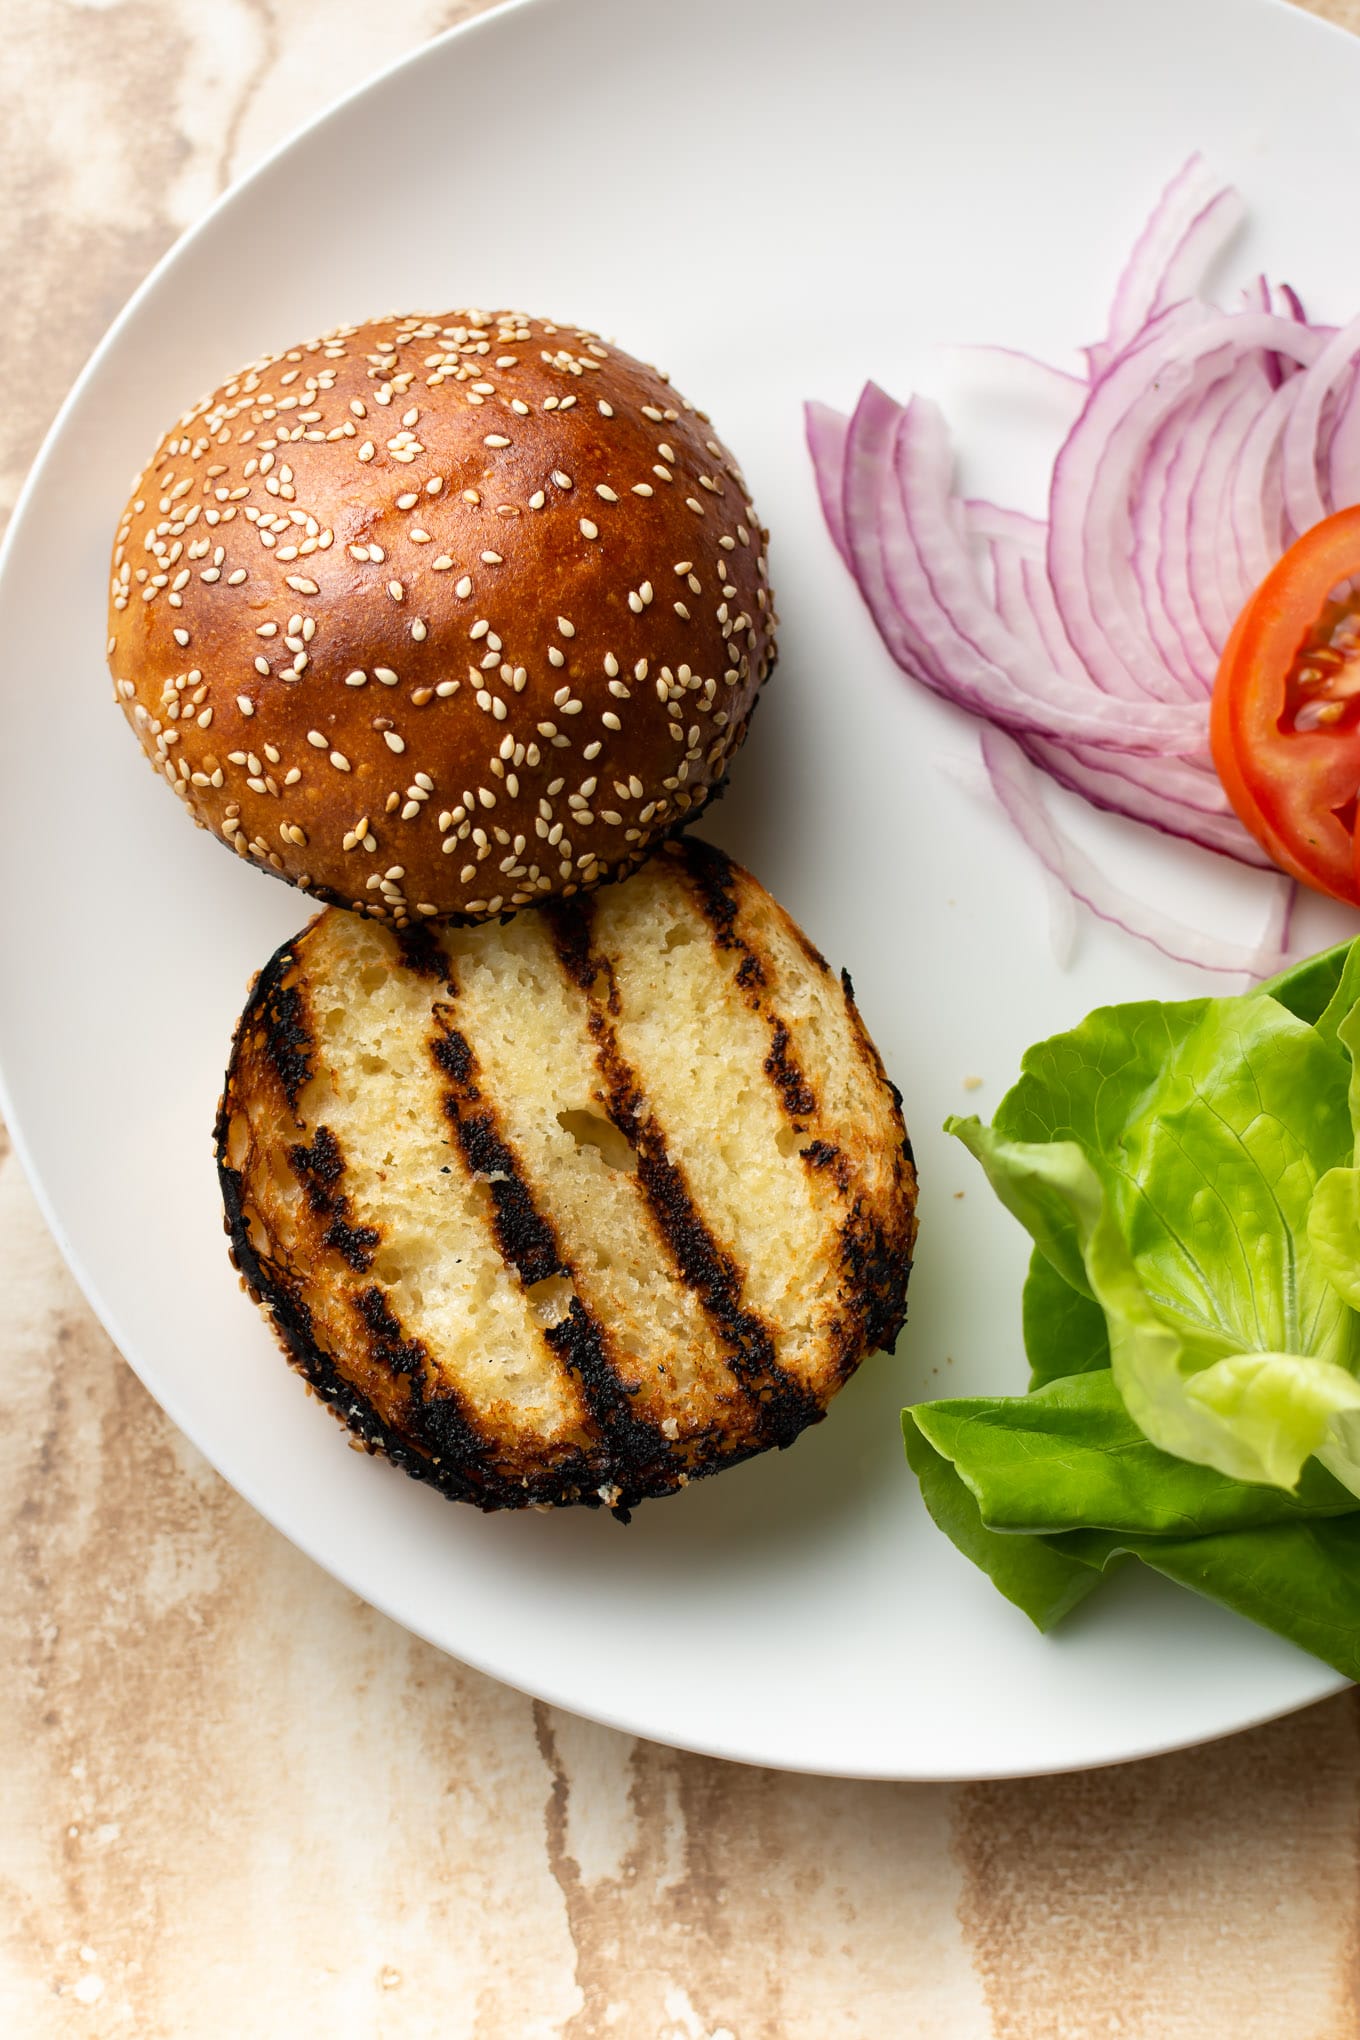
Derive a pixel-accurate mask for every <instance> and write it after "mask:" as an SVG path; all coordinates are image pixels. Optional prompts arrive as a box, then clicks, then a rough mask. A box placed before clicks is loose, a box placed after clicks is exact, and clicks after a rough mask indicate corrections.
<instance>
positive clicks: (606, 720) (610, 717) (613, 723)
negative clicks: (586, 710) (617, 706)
mask: <svg viewBox="0 0 1360 2040" xmlns="http://www.w3.org/2000/svg"><path fill="white" fill-rule="evenodd" d="M600 721H601V722H602V723H603V724H604V726H605V728H606V729H607V730H621V729H622V728H623V724H622V723H621V722H620V721H619V719H618V717H617V716H616V715H615V713H614V711H613V709H612V708H607V709H606V710H605V712H604V714H603V715H602V716H601V717H600Z"/></svg>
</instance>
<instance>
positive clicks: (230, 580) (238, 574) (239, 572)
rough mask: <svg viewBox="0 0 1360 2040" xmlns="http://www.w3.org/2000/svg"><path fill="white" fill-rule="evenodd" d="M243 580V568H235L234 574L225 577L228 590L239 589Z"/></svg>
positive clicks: (244, 572) (244, 574)
mask: <svg viewBox="0 0 1360 2040" xmlns="http://www.w3.org/2000/svg"><path fill="white" fill-rule="evenodd" d="M245 578H246V570H245V568H244V567H237V568H236V570H235V572H234V573H230V574H228V575H227V586H228V587H229V588H239V587H240V585H241V583H242V581H244V580H245Z"/></svg>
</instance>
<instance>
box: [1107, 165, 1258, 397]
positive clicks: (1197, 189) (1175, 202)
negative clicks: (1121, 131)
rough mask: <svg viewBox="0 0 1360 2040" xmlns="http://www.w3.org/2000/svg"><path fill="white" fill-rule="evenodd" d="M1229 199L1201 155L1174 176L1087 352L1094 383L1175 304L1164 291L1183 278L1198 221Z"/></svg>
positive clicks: (1192, 280) (1187, 287)
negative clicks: (1181, 260)
mask: <svg viewBox="0 0 1360 2040" xmlns="http://www.w3.org/2000/svg"><path fill="white" fill-rule="evenodd" d="M1227 194H1228V187H1227V186H1226V185H1223V184H1220V183H1219V181H1218V179H1217V178H1216V177H1214V176H1213V175H1212V173H1211V172H1210V170H1209V167H1208V165H1207V164H1206V163H1205V161H1204V158H1203V157H1202V156H1201V155H1199V154H1198V153H1196V154H1195V155H1193V156H1191V157H1190V158H1189V160H1188V161H1187V162H1186V163H1185V164H1184V165H1183V166H1182V168H1181V169H1179V170H1178V171H1177V172H1176V175H1175V176H1174V177H1173V178H1172V180H1171V182H1170V183H1169V184H1168V185H1167V187H1166V190H1165V191H1164V192H1163V193H1162V195H1161V197H1160V198H1159V199H1158V201H1157V203H1156V205H1155V206H1154V207H1153V210H1152V213H1151V215H1150V217H1149V219H1148V221H1147V224H1146V225H1145V227H1144V228H1143V231H1142V233H1141V234H1140V235H1139V237H1138V239H1137V241H1136V242H1135V243H1134V247H1133V253H1132V254H1131V255H1130V257H1129V259H1128V262H1127V263H1126V264H1125V266H1124V272H1123V274H1122V276H1121V277H1120V279H1119V282H1118V284H1117V286H1116V288H1115V294H1114V303H1113V304H1112V305H1111V307H1110V323H1109V328H1108V330H1107V332H1106V335H1105V338H1104V340H1103V341H1100V342H1098V343H1097V345H1096V346H1094V347H1091V348H1088V349H1087V355H1088V359H1089V360H1090V364H1091V375H1092V377H1093V378H1094V377H1095V376H1097V375H1099V374H1100V373H1101V372H1102V371H1103V369H1104V368H1105V367H1106V366H1107V365H1108V363H1109V362H1110V361H1112V360H1113V359H1114V357H1115V356H1116V355H1118V354H1122V353H1123V351H1124V349H1125V348H1126V347H1127V346H1128V344H1129V342H1130V341H1131V340H1132V339H1133V338H1134V337H1135V336H1136V335H1137V334H1138V333H1140V332H1141V331H1142V330H1143V328H1144V327H1145V326H1147V325H1149V324H1150V323H1151V321H1152V320H1153V319H1155V318H1156V317H1157V314H1158V312H1159V311H1164V310H1165V309H1166V307H1167V305H1169V304H1171V303H1174V301H1175V300H1174V297H1170V296H1166V295H1164V292H1165V291H1166V289H1167V288H1168V286H1169V285H1170V284H1171V280H1172V278H1173V277H1174V276H1176V275H1177V274H1182V273H1183V268H1184V265H1183V264H1178V261H1177V257H1178V255H1179V254H1180V252H1181V250H1182V249H1183V248H1184V246H1185V244H1186V241H1187V239H1188V238H1189V236H1190V235H1191V234H1192V233H1193V231H1194V228H1195V225H1196V222H1197V221H1200V220H1202V219H1203V217H1204V215H1205V213H1206V212H1207V211H1208V210H1209V209H1210V208H1211V207H1212V206H1213V205H1214V203H1215V201H1216V200H1218V199H1220V198H1222V197H1224V196H1226V195H1227ZM1222 223H1223V224H1224V225H1225V226H1227V229H1228V231H1229V232H1230V231H1231V230H1232V227H1233V226H1235V225H1236V222H1235V221H1233V222H1231V223H1229V222H1227V221H1226V220H1224V221H1223V222H1222ZM1214 252H1215V253H1216V252H1217V250H1216V249H1215V250H1214ZM1199 274H1200V273H1199V272H1198V271H1196V272H1193V273H1192V274H1191V275H1190V277H1189V279H1188V280H1187V281H1186V282H1185V284H1184V287H1183V289H1182V292H1181V295H1182V296H1187V297H1188V296H1189V294H1190V292H1191V291H1192V290H1193V289H1194V287H1195V285H1196V284H1197V283H1198V282H1199Z"/></svg>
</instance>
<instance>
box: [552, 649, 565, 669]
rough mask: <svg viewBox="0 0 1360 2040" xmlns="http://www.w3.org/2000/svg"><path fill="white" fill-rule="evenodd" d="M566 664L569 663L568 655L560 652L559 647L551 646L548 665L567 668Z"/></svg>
mask: <svg viewBox="0 0 1360 2040" xmlns="http://www.w3.org/2000/svg"><path fill="white" fill-rule="evenodd" d="M566 663H567V655H566V653H565V652H564V651H562V650H560V649H559V647H558V646H557V645H549V647H548V664H549V665H550V666H565V665H566Z"/></svg>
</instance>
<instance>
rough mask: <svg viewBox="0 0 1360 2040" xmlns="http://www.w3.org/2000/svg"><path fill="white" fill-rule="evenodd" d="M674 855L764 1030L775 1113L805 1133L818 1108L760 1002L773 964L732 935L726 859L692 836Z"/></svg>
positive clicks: (788, 1039)
mask: <svg viewBox="0 0 1360 2040" xmlns="http://www.w3.org/2000/svg"><path fill="white" fill-rule="evenodd" d="M679 854H680V856H681V860H682V862H683V863H684V866H685V870H686V871H687V872H688V874H689V877H690V880H691V884H692V888H693V891H694V894H695V897H696V900H697V904H698V906H699V910H700V912H701V913H702V915H703V917H704V919H705V920H706V921H707V922H708V925H709V927H710V928H711V929H712V931H713V937H714V944H715V947H716V948H718V949H720V950H736V951H737V952H738V953H739V954H740V957H741V961H740V963H739V964H738V966H737V975H736V982H737V984H738V986H739V987H740V989H741V990H742V991H743V992H744V993H745V995H746V1003H747V1005H748V1006H749V1007H750V1009H751V1011H752V1012H753V1013H757V1014H759V1015H760V1017H761V1019H762V1020H763V1021H764V1022H765V1024H766V1025H767V1026H768V1028H769V1030H770V1052H769V1054H768V1055H767V1056H766V1058H765V1062H764V1070H765V1074H766V1076H767V1077H768V1078H769V1079H770V1082H771V1084H772V1085H773V1087H774V1094H775V1096H776V1098H778V1100H779V1104H780V1109H781V1110H782V1112H783V1114H784V1116H785V1118H786V1119H788V1120H790V1121H791V1122H792V1123H793V1124H794V1125H795V1126H796V1127H797V1128H798V1131H799V1132H804V1131H806V1127H807V1122H808V1121H809V1120H814V1119H816V1118H817V1116H818V1113H819V1110H820V1107H819V1105H818V1101H817V1093H816V1090H815V1089H814V1088H813V1085H812V1084H811V1082H810V1081H809V1079H808V1076H807V1072H806V1071H805V1070H804V1069H803V1067H802V1065H801V1063H800V1062H799V1060H798V1057H797V1055H796V1054H795V1053H794V1050H793V1045H792V1042H793V1038H792V1036H791V1035H790V1033H789V1030H788V1027H787V1026H786V1024H785V1023H784V1021H783V1020H781V1018H780V1017H779V1015H778V1013H776V1012H775V1011H774V1010H773V1009H772V1008H771V1007H770V1006H769V1005H768V1004H767V1002H766V1000H765V998H764V996H763V994H764V993H765V991H766V990H767V988H768V986H769V984H770V982H771V979H772V977H773V976H774V975H775V971H774V966H773V963H772V961H771V959H770V958H769V957H768V956H765V955H764V954H762V952H761V950H760V949H759V948H758V947H757V946H756V944H755V943H753V942H751V941H749V940H748V939H747V937H746V936H744V935H739V934H738V933H737V901H736V896H735V894H734V892H733V889H732V860H731V858H730V857H726V856H724V854H723V852H722V851H721V850H717V849H715V848H714V846H713V845H712V844H711V843H702V842H700V841H698V840H697V839H696V838H695V837H693V836H686V837H685V838H684V839H683V842H682V844H681V846H680V853H679ZM804 947H805V948H806V949H808V951H809V954H810V956H811V957H812V959H813V960H814V961H815V962H816V963H817V964H819V965H820V967H821V969H822V970H825V969H826V964H825V963H824V962H823V961H822V959H821V957H820V956H818V955H817V952H816V951H815V950H814V949H812V948H811V945H810V944H806V943H805V944H804Z"/></svg>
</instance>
